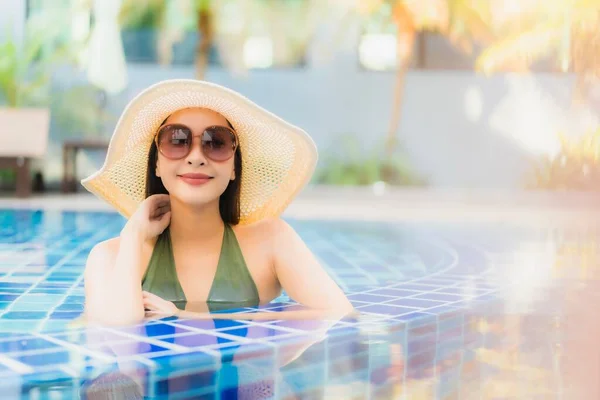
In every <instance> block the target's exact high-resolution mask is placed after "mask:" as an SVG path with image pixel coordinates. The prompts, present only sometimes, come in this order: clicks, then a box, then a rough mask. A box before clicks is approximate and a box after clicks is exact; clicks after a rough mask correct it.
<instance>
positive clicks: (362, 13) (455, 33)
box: [345, 0, 493, 160]
mask: <svg viewBox="0 0 600 400" xmlns="http://www.w3.org/2000/svg"><path fill="white" fill-rule="evenodd" d="M345 4H346V7H347V10H346V12H347V13H348V14H349V16H350V17H351V18H352V17H354V18H356V19H357V20H358V21H357V22H358V23H359V24H363V23H365V22H366V21H368V20H369V19H371V18H373V16H374V15H382V14H383V15H386V16H387V19H388V21H387V23H391V24H393V26H394V27H395V34H396V57H397V68H396V78H395V84H394V92H393V96H394V100H393V103H392V109H391V117H390V123H389V127H388V133H387V139H386V146H385V156H386V159H388V160H389V159H390V158H391V157H392V155H393V153H394V151H395V150H396V147H397V133H398V128H399V126H400V119H401V116H402V115H401V110H402V100H403V93H404V82H405V77H406V73H407V72H408V70H409V67H410V63H411V61H412V58H413V56H414V49H415V44H416V40H417V37H418V34H419V33H420V32H436V33H438V34H441V35H444V36H446V37H448V39H449V40H450V41H451V42H452V43H454V44H455V45H456V46H457V47H458V48H460V49H462V50H464V51H467V52H471V51H473V42H482V43H486V42H488V41H490V40H492V39H493V36H492V33H491V31H490V29H489V22H488V20H489V17H490V12H489V7H488V6H487V3H486V2H485V1H478V0H365V1H360V2H354V1H350V0H348V1H346V2H345Z"/></svg>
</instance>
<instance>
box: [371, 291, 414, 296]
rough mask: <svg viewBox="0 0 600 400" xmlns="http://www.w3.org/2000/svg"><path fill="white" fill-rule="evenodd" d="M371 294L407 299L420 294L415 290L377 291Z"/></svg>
mask: <svg viewBox="0 0 600 400" xmlns="http://www.w3.org/2000/svg"><path fill="white" fill-rule="evenodd" d="M372 293H373V294H378V295H382V296H390V297H408V296H414V295H416V294H419V293H421V292H420V291H416V290H402V289H377V290H375V291H374V292H372Z"/></svg>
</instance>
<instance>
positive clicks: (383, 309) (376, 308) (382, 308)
mask: <svg viewBox="0 0 600 400" xmlns="http://www.w3.org/2000/svg"><path fill="white" fill-rule="evenodd" d="M359 311H361V312H369V313H373V314H385V315H401V314H408V313H411V312H414V311H415V309H414V308H406V307H397V306H388V305H385V304H373V305H370V306H366V307H361V308H359Z"/></svg>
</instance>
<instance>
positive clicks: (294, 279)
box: [272, 219, 352, 312]
mask: <svg viewBox="0 0 600 400" xmlns="http://www.w3.org/2000/svg"><path fill="white" fill-rule="evenodd" d="M272 224H273V231H272V232H273V235H274V236H273V246H274V248H273V268H274V269H275V271H274V272H275V274H276V276H277V279H278V280H279V283H280V284H281V286H282V288H283V289H284V290H285V291H286V293H287V294H288V295H289V296H290V297H291V298H292V299H293V300H294V301H296V302H298V303H300V304H302V305H303V306H306V307H308V308H311V309H314V310H330V311H340V312H350V311H352V305H351V304H350V302H349V301H348V299H347V298H346V295H345V294H344V292H343V291H342V290H341V289H340V287H339V286H338V285H337V284H336V283H335V282H334V280H333V279H332V278H331V277H330V276H329V274H328V273H327V272H326V271H325V269H324V268H323V267H322V266H321V264H320V263H319V261H318V260H317V259H316V257H315V256H314V254H313V253H312V252H311V251H310V249H309V248H308V247H307V246H306V244H305V243H304V241H303V240H302V239H301V238H300V236H299V235H298V234H297V233H296V231H295V230H294V229H293V228H292V227H291V226H290V225H288V224H287V223H286V222H285V221H284V220H282V219H276V220H273V221H272Z"/></svg>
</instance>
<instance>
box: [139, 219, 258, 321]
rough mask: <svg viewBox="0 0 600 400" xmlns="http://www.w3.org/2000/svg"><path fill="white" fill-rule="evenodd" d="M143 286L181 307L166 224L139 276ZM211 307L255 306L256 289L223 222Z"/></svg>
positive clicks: (237, 246)
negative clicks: (141, 276)
mask: <svg viewBox="0 0 600 400" xmlns="http://www.w3.org/2000/svg"><path fill="white" fill-rule="evenodd" d="M142 289H143V290H145V291H147V292H150V293H154V294H155V295H157V296H160V297H162V298H163V299H165V300H168V301H172V302H173V303H175V305H176V306H177V307H178V308H180V309H184V308H185V304H186V303H187V299H186V298H185V294H184V293H183V289H182V287H181V284H180V283H179V280H178V278H177V270H176V269H175V259H174V258H173V247H172V245H171V235H170V233H169V228H168V227H167V229H165V230H164V231H163V233H161V234H160V235H159V237H158V239H157V241H156V244H155V245H154V250H153V251H152V256H151V258H150V262H149V264H148V269H147V270H146V273H145V274H144V277H143V278H142ZM206 303H207V305H208V308H209V310H210V311H219V310H224V309H231V308H241V307H256V306H258V304H259V297H258V290H257V289H256V284H255V283H254V281H253V280H252V276H251V275H250V271H248V267H247V266H246V262H245V261H244V257H243V255H242V251H241V250H240V246H239V243H238V241H237V239H236V237H235V233H234V232H233V229H232V228H231V226H230V225H228V224H225V232H224V233H223V243H222V246H221V254H220V256H219V263H218V264H217V272H216V273H215V278H214V281H213V283H212V286H211V288H210V292H209V294H208V299H207V301H206Z"/></svg>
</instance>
